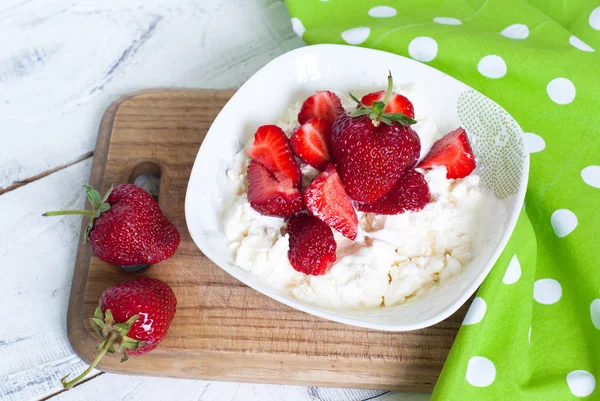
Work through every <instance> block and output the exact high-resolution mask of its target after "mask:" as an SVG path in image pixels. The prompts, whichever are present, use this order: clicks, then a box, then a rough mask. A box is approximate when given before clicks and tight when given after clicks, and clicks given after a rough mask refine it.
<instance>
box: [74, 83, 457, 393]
mask: <svg viewBox="0 0 600 401" xmlns="http://www.w3.org/2000/svg"><path fill="white" fill-rule="evenodd" d="M232 94H233V92H232V91H219V90H187V91H184V90H172V91H170V90H162V91H157V92H146V93H141V94H137V95H133V96H130V97H126V98H123V99H121V100H120V101H118V102H117V103H114V104H113V105H112V106H111V107H110V108H109V110H108V111H107V113H106V114H105V116H104V118H103V120H102V124H101V128H100V133H99V136H98V143H97V147H96V151H95V156H94V162H93V166H92V173H91V177H90V182H91V183H92V185H94V186H96V187H101V188H102V192H103V191H105V190H107V189H108V187H110V185H111V184H117V183H122V182H132V181H133V180H134V179H135V178H136V177H135V175H136V174H133V173H132V172H133V171H134V170H136V168H137V170H138V171H136V173H137V172H139V171H143V170H146V169H147V168H148V166H152V165H155V166H158V168H159V169H160V172H161V182H160V189H159V204H160V206H161V208H162V210H163V212H164V213H165V215H166V216H167V217H168V218H169V219H170V220H171V221H172V222H173V223H174V224H175V225H176V226H177V227H178V228H179V230H180V232H181V236H182V238H181V245H180V247H179V249H178V251H177V253H176V254H175V256H174V257H173V258H171V259H168V260H166V261H164V262H161V263H160V264H158V265H156V266H152V267H150V268H149V269H148V270H147V271H145V272H143V273H139V274H135V275H130V274H126V273H123V272H122V271H121V270H120V269H117V268H115V267H114V266H111V265H108V264H106V263H104V262H102V261H100V260H99V259H98V258H97V257H95V256H94V255H91V252H90V249H89V247H88V246H80V247H79V252H78V256H77V262H76V268H75V272H74V279H73V286H72V292H71V300H70V304H69V311H68V331H69V339H70V341H71V344H72V345H73V348H74V349H75V351H76V352H77V353H78V354H79V355H80V357H81V358H82V359H84V360H86V361H91V360H92V359H93V356H94V353H95V344H96V340H95V338H94V337H93V336H92V334H91V330H90V327H89V324H88V322H87V317H89V316H91V315H92V314H93V310H94V308H95V307H96V305H97V302H98V298H99V296H100V294H101V293H102V292H103V291H104V290H105V289H106V288H108V287H109V286H110V285H111V284H114V283H117V282H122V281H126V280H129V279H132V278H134V277H136V276H140V275H147V276H152V277H156V278H159V279H161V280H164V281H166V282H167V283H169V284H170V285H171V287H172V288H173V290H174V291H175V293H176V295H177V299H178V308H177V314H176V316H175V319H174V321H173V323H172V325H171V328H170V331H169V334H168V336H167V338H166V339H165V340H164V341H163V343H162V345H161V346H160V347H159V348H158V349H156V350H155V351H153V352H152V353H150V354H147V355H144V356H141V357H136V358H130V360H129V361H128V362H127V363H125V364H120V363H119V360H118V358H117V357H110V358H105V359H104V361H103V362H102V364H101V365H100V366H99V368H100V369H101V370H104V371H108V372H123V373H132V374H142V375H156V376H171V377H181V378H202V379H211V380H233V381H243V382H263V383H288V384H309V385H316V386H335V387H351V388H371V389H401V390H414V391H430V390H431V389H432V388H433V386H434V384H435V382H436V380H437V377H438V375H439V373H440V370H441V368H442V365H443V363H444V360H445V358H446V356H447V353H448V351H449V349H450V347H451V345H452V342H453V340H454V337H455V335H456V331H457V329H458V327H459V326H460V322H461V321H462V319H463V317H464V313H465V312H466V307H463V308H462V309H461V310H460V311H459V312H457V314H455V315H453V316H452V317H450V318H449V319H447V320H446V321H444V322H441V323H440V324H438V325H436V326H433V327H431V328H428V329H424V330H419V331H414V332H408V333H391V332H381V331H374V330H367V329H360V328H355V327H351V326H346V325H342V324H339V323H334V322H329V321H326V320H323V319H320V318H317V317H314V316H312V315H309V314H306V313H303V312H300V311H296V310H294V309H292V308H290V307H288V306H285V305H283V304H280V303H278V302H276V301H274V300H272V299H270V298H268V297H266V296H264V295H262V294H260V293H258V292H256V291H254V290H253V289H251V288H249V287H247V286H245V285H244V284H242V283H241V282H239V281H237V280H235V279H234V278H232V277H231V276H229V275H228V274H227V273H226V272H225V271H223V270H221V269H220V268H219V267H217V266H216V265H214V264H213V263H212V262H211V261H210V260H209V259H208V258H206V257H205V256H204V255H202V253H201V252H200V251H199V250H198V249H197V247H196V246H195V244H194V243H193V242H192V240H191V238H190V236H189V233H188V232H187V229H186V225H185V216H184V198H185V191H186V187H187V180H188V177H189V174H190V171H191V167H192V164H193V162H194V159H195V156H196V153H197V150H198V148H199V146H200V144H201V141H202V139H203V137H204V135H205V134H206V132H207V130H208V128H209V127H210V124H211V122H212V120H213V119H214V117H215V116H216V114H217V113H218V112H219V110H220V108H221V107H222V106H223V105H224V104H225V103H226V102H227V100H228V99H229V97H230V96H231V95H232ZM139 166H146V167H144V168H140V167H139ZM85 223H86V222H85V221H84V225H85Z"/></svg>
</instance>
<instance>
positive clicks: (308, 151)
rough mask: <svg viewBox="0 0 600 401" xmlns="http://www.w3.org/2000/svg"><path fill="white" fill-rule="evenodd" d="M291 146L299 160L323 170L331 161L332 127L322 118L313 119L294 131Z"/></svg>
mask: <svg viewBox="0 0 600 401" xmlns="http://www.w3.org/2000/svg"><path fill="white" fill-rule="evenodd" d="M290 145H291V148H292V152H294V154H295V155H296V156H297V157H298V159H300V160H302V161H303V162H304V163H306V164H309V165H311V166H312V167H314V168H316V169H317V170H323V169H324V168H325V166H327V163H329V162H330V161H331V125H330V124H329V123H328V122H327V121H325V120H322V119H320V118H316V117H314V118H311V119H310V120H308V121H307V122H306V123H304V124H302V126H301V127H300V128H298V129H297V130H295V131H294V133H293V134H292V137H291V138H290Z"/></svg>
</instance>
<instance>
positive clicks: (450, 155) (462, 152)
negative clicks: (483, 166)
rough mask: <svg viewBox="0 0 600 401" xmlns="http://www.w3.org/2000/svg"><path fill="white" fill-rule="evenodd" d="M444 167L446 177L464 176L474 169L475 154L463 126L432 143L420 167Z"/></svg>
mask: <svg viewBox="0 0 600 401" xmlns="http://www.w3.org/2000/svg"><path fill="white" fill-rule="evenodd" d="M436 166H445V167H446V177H447V178H464V177H466V176H468V175H469V174H471V172H472V171H473V170H475V156H473V151H472V150H471V145H470V144H469V138H468V137H467V133H466V132H465V130H464V129H463V128H457V129H455V130H454V131H452V132H450V133H448V134H446V135H445V136H444V137H442V138H441V139H439V140H438V141H437V142H436V143H434V144H433V146H432V147H431V150H430V151H429V153H428V154H427V156H425V158H424V159H423V161H421V163H419V165H418V167H420V168H425V169H428V168H432V167H436Z"/></svg>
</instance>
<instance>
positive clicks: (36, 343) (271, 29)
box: [0, 0, 429, 401]
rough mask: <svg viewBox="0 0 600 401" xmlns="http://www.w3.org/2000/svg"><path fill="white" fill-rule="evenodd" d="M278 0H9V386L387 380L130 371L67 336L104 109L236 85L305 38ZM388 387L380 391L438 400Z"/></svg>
mask: <svg viewBox="0 0 600 401" xmlns="http://www.w3.org/2000/svg"><path fill="white" fill-rule="evenodd" d="M302 45H303V42H302V41H301V40H300V39H299V38H297V37H296V36H295V34H294V33H293V31H292V29H291V24H290V19H289V15H288V14H287V10H286V8H285V5H284V4H283V2H282V1H277V0H252V1H250V0H89V1H70V0H2V1H0V305H1V307H0V322H1V323H0V400H6V401H22V400H41V399H44V400H46V399H51V400H53V401H59V400H60V401H66V400H77V401H81V400H84V401H87V400H99V401H100V400H102V401H105V400H120V399H122V400H125V401H129V400H144V401H152V400H157V401H158V400H160V401H165V400H169V401H171V400H218V401H227V400H240V401H242V400H243V401H248V400H250V401H251V400H261V401H268V400H290V401H300V400H306V401H308V400H311V401H315V400H323V401H325V400H362V399H367V398H370V397H377V396H378V395H380V394H382V393H383V392H381V391H373V390H349V389H328V388H316V387H297V386H280V385H263V384H261V385H259V384H244V383H224V382H210V381H192V380H179V379H167V378H151V377H139V376H124V375H114V374H108V373H106V374H105V373H102V372H100V371H94V372H93V374H91V375H90V378H89V379H88V380H86V381H85V382H83V383H81V384H79V385H78V386H76V387H75V388H74V389H72V390H70V391H68V392H65V391H62V388H61V385H60V378H61V377H63V376H65V375H67V374H76V373H79V372H81V371H82V370H83V369H84V368H85V365H84V364H83V362H82V361H81V360H80V359H79V358H78V357H77V356H76V355H75V354H74V353H73V351H72V350H71V347H70V345H69V342H68V340H67V332H66V310H67V301H68V297H69V291H70V286H71V277H72V274H73V266H74V263H75V253H76V248H77V242H78V235H79V229H80V225H81V220H80V219H79V218H77V217H73V216H68V217H63V218H53V219H44V218H42V216H41V214H42V212H44V211H47V210H51V209H57V208H80V207H82V206H83V204H84V196H83V194H84V193H83V191H82V188H81V185H82V184H84V183H86V181H87V178H88V176H89V173H90V166H91V160H92V156H93V152H94V144H95V140H96V134H97V129H98V124H99V121H100V117H101V116H102V113H103V111H104V110H105V109H106V107H107V106H108V105H109V104H110V103H111V102H112V101H113V100H114V99H116V98H117V97H119V96H120V95H122V94H125V93H128V92H131V91H135V90H139V89H143V88H157V87H194V88H196V87H207V88H236V87H239V86H240V85H241V84H242V83H243V82H244V81H245V80H246V79H247V78H248V77H250V76H251V75H252V74H253V73H254V72H256V71H257V70H258V69H259V68H260V67H262V66H263V65H264V64H265V63H267V62H268V61H269V60H271V59H273V58H274V57H276V56H278V55H279V54H281V53H284V52H286V51H288V50H291V49H293V48H295V47H299V46H302ZM428 399H429V395H428V394H414V393H413V394H406V393H385V394H383V395H381V396H379V397H378V398H377V400H382V401H383V400H385V401H390V400H406V401H423V400H428Z"/></svg>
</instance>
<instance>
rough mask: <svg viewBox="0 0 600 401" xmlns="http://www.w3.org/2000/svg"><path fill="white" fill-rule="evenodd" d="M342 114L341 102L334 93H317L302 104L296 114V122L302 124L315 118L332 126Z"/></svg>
mask: <svg viewBox="0 0 600 401" xmlns="http://www.w3.org/2000/svg"><path fill="white" fill-rule="evenodd" d="M343 113H344V108H343V107H342V101H341V100H340V98H339V97H337V95H336V94H335V93H333V92H330V91H317V93H315V94H314V95H312V96H311V97H309V98H308V99H306V100H305V101H304V103H302V108H301V109H300V112H299V113H298V122H299V123H300V124H304V123H306V122H307V121H308V120H310V119H311V118H313V117H317V118H320V119H322V120H325V121H327V122H328V123H329V124H333V122H334V121H335V119H336V118H338V116H339V115H340V114H343Z"/></svg>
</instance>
